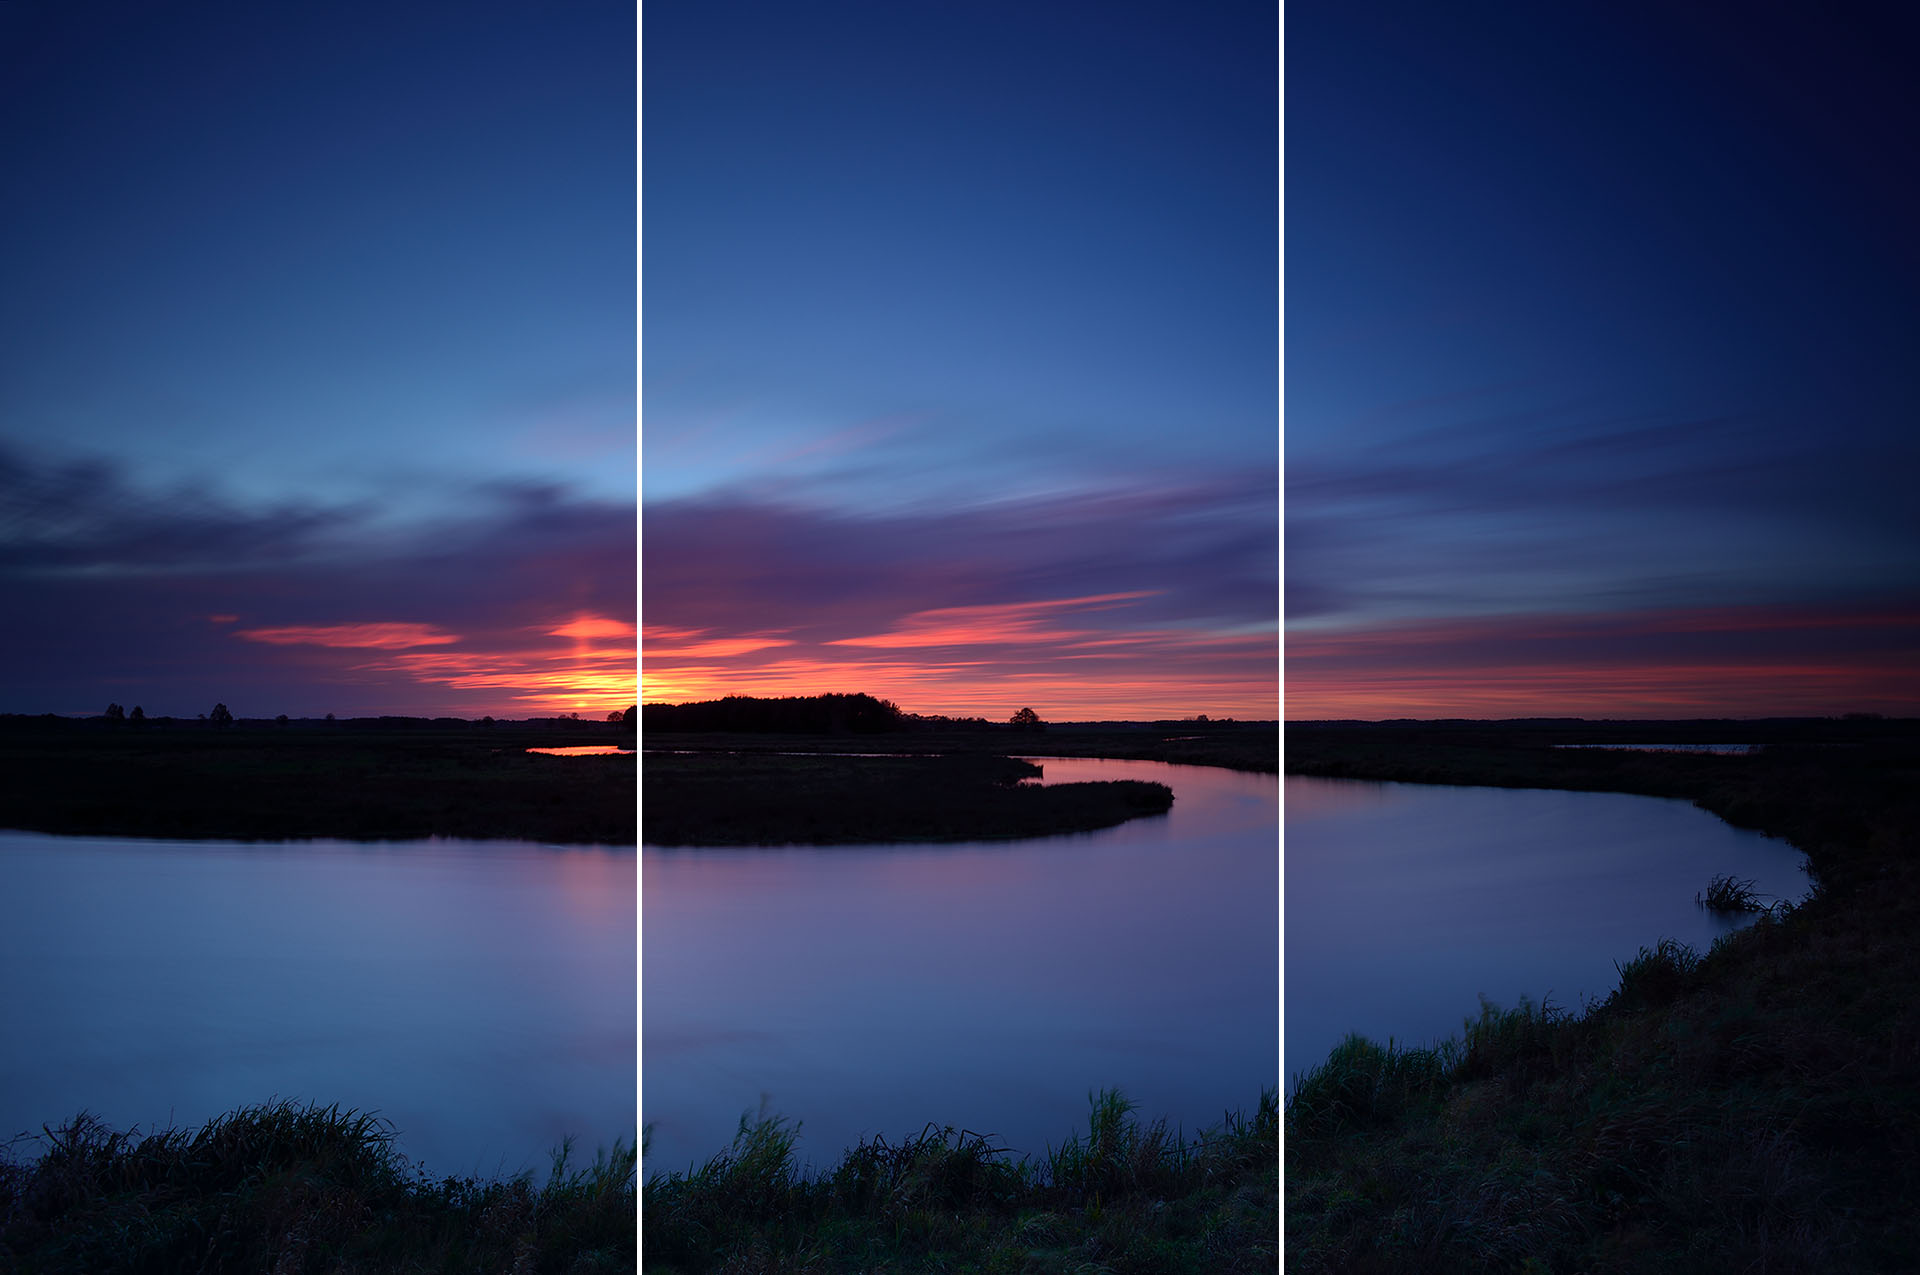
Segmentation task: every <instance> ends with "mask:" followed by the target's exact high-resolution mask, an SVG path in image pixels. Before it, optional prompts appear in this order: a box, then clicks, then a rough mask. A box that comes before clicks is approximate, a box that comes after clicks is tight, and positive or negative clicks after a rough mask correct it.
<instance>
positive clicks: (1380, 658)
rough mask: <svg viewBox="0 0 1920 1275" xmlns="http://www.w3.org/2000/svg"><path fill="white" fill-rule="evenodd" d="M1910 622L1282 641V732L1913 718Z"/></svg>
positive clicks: (1719, 617) (1868, 616) (1574, 619)
mask: <svg viewBox="0 0 1920 1275" xmlns="http://www.w3.org/2000/svg"><path fill="white" fill-rule="evenodd" d="M1916 638H1920V614H1914V613H1901V612H1899V611H1884V610H1875V611H1863V612H1858V613H1850V612H1846V611H1840V610H1812V609H1808V610H1804V611H1794V610H1787V609H1775V608H1759V607H1753V608H1725V609H1720V610H1707V609H1696V610H1686V611H1675V612H1667V613H1659V612H1653V613H1642V614H1628V615H1621V616H1604V615H1594V616H1539V617H1527V616H1519V617H1500V618H1494V619H1479V620H1449V621H1440V622H1431V623H1426V624H1405V625H1398V626H1389V627H1384V628H1380V629H1374V630H1361V631H1356V632H1351V633H1325V632H1316V633H1310V634H1303V635H1298V636H1294V637H1290V638H1289V639H1288V641H1287V649H1286V672H1287V680H1286V688H1285V705H1286V715H1287V718H1288V719H1289V720H1292V721H1309V720H1327V719H1356V720H1380V719H1386V718H1440V717H1465V718H1473V717H1611V718H1636V717H1641V718H1676V717H1727V716H1739V717H1766V716H1827V715H1831V714H1834V713H1841V712H1852V711H1878V712H1888V713H1894V714H1911V713H1916V712H1920V679H1916V678H1915V677H1914V675H1913V673H1914V669H1915V656H1914V651H1915V647H1916V641H1915V639H1916Z"/></svg>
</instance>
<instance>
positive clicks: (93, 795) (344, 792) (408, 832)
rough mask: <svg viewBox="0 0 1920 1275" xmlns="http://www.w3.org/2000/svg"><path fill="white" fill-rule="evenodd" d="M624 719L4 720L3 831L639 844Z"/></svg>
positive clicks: (0, 753) (0, 767)
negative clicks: (615, 749)
mask: <svg viewBox="0 0 1920 1275" xmlns="http://www.w3.org/2000/svg"><path fill="white" fill-rule="evenodd" d="M632 739H633V730H632V727H631V725H630V724H628V723H625V722H583V721H574V720H570V719H554V720H547V721H538V722H504V721H503V722H495V721H492V720H490V719H489V720H487V721H485V722H469V721H462V720H457V719H453V718H442V719H434V720H427V719H422V718H376V719H358V720H352V721H338V722H336V721H311V720H309V721H298V722H285V723H282V722H274V721H264V720H248V719H241V720H238V721H234V722H231V723H228V724H224V725H220V724H216V723H214V722H211V721H208V722H200V721H184V720H172V719H164V718H149V719H147V720H145V721H143V722H137V723H136V722H133V721H131V720H127V721H121V720H114V719H107V718H94V719H86V720H74V719H68V718H40V717H4V718H0V828H18V829H26V830H31V831H35V832H53V833H67V834H78V835H90V836H134V837H167V838H206V837H220V838H232V839H241V840H286V839H296V838H312V837H331V838H339V839H342V840H350V841H352V840H359V841H371V840H400V839H406V838H415V837H434V836H439V837H463V838H469V839H476V840H477V839H497V838H515V839H524V840H530V841H543V842H549V843H571V844H601V845H632V844H634V840H635V836H634V834H635V821H634V793H635V769H636V766H635V759H634V758H633V757H630V756H627V757H621V756H607V757H567V758H555V757H546V756H537V755H531V754H529V753H528V752H527V751H526V750H527V749H529V748H535V747H561V746H569V745H592V744H602V745H604V744H609V743H614V742H625V743H626V745H627V746H628V747H631V746H632V745H631V742H630V741H631V740H632Z"/></svg>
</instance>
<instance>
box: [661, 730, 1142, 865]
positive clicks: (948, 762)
mask: <svg viewBox="0 0 1920 1275" xmlns="http://www.w3.org/2000/svg"><path fill="white" fill-rule="evenodd" d="M841 746H842V747H843V748H844V747H846V745H845V743H844V741H843V742H842V745H841ZM1040 773H1041V767H1040V766H1036V765H1033V764H1031V763H1028V762H1023V761H1017V760H1015V759H1013V758H1011V757H996V756H990V755H984V754H979V755H965V756H949V757H907V756H900V757H844V756H828V755H807V756H789V755H781V754H776V753H770V752H768V753H740V754H732V753H691V754H681V753H661V754H651V753H650V754H648V756H647V758H646V764H645V765H644V766H642V767H641V796H642V800H643V802H644V805H645V815H644V828H643V830H644V834H645V837H646V840H647V843H648V844H649V845H669V846H673V845H768V844H772V845H780V844H788V843H796V844H816V845H831V844H848V843H857V842H879V841H977V840H985V839H992V838H1015V837H1041V836H1051V835H1054V834H1057V833H1063V832H1084V831H1089V830H1091V829H1095V828H1106V827H1111V826H1112V825H1114V824H1117V823H1122V822H1124V821H1126V820H1128V819H1132V818H1136V817H1138V816H1140V815H1150V814H1164V813H1166V811H1167V810H1169V809H1170V808H1171V807H1172V805H1173V793H1172V791H1171V790H1170V789H1168V788H1167V787H1166V785H1164V784H1153V783H1142V782H1139V781H1131V780H1123V781H1117V782H1108V783H1091V784H1058V785H1047V786H1034V785H1021V784H1019V783H1018V781H1019V780H1021V779H1026V778H1033V777H1036V776H1039V775H1040Z"/></svg>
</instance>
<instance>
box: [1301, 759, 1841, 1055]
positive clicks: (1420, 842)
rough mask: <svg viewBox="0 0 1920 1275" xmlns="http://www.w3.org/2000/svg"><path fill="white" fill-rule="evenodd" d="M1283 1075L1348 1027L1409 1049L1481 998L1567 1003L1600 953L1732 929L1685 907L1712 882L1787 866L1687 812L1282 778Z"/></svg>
mask: <svg viewBox="0 0 1920 1275" xmlns="http://www.w3.org/2000/svg"><path fill="white" fill-rule="evenodd" d="M1286 821H1287V822H1286V831H1287V841H1286V849H1287V896H1286V921H1287V928H1286V957H1287V965H1286V970H1287V976H1286V984H1287V985H1286V1047H1287V1053H1286V1067H1287V1074H1288V1076H1289V1078H1293V1077H1295V1076H1297V1075H1298V1074H1300V1073H1303V1072H1305V1071H1307V1070H1309V1069H1311V1068H1312V1067H1314V1066H1317V1065H1318V1064H1319V1063H1320V1062H1321V1061H1323V1060H1324V1059H1325V1058H1326V1055H1327V1052H1328V1051H1329V1050H1330V1049H1332V1048H1333V1047H1334V1046H1335V1045H1336V1044H1338V1043H1339V1042H1340V1041H1341V1039H1342V1038H1343V1037H1345V1036H1346V1034H1347V1033H1348V1032H1359V1033H1360V1034H1362V1035H1364V1036H1367V1037H1370V1038H1371V1039H1374V1040H1377V1041H1385V1040H1387V1039H1388V1038H1389V1037H1391V1038H1392V1039H1394V1040H1397V1041H1401V1042H1405V1043H1412V1044H1426V1043H1431V1042H1433V1041H1435V1040H1438V1039H1440V1038H1442V1037H1446V1036H1450V1035H1453V1034H1454V1033H1456V1032H1458V1031H1459V1030H1460V1026H1461V1022H1462V1020H1463V1019H1465V1018H1467V1017H1468V1016H1470V1015H1474V1014H1477V1013H1478V1010H1479V1000H1478V998H1479V997H1481V996H1485V997H1487V998H1488V999H1489V1000H1491V1001H1492V1002H1493V1003H1495V1004H1496V1005H1499V1006H1501V1007H1502V1008H1508V1007H1511V1006H1513V1005H1515V1004H1517V1003H1518V1002H1519V1000H1520V998H1521V997H1522V996H1527V997H1531V998H1532V999H1533V1000H1535V1001H1539V1000H1541V999H1542V998H1551V1000H1552V1001H1553V1003H1554V1004H1556V1005H1561V1006H1565V1007H1567V1008H1570V1009H1575V1010H1577V1009H1579V1008H1580V1006H1581V1004H1582V1001H1583V999H1599V998H1603V997H1605V996H1606V995H1607V994H1608V993H1609V992H1611V991H1612V990H1613V989H1614V987H1615V986H1617V985H1618V983H1619V976H1618V971H1617V970H1616V969H1615V968H1614V963H1615V962H1616V961H1626V960H1628V959H1630V958H1632V957H1633V956H1634V955H1635V953H1637V952H1638V951H1639V949H1640V948H1641V947H1643V946H1646V947H1650V946H1652V945H1653V944H1655V943H1657V942H1658V941H1659V940H1661V939H1663V938H1673V939H1678V940H1680V941H1681V942H1684V943H1688V944H1690V945H1692V946H1693V947H1694V948H1696V949H1697V950H1699V951H1702V952H1704V951H1705V950H1706V949H1707V947H1708V946H1709V945H1711V944H1712V942H1713V940H1714V939H1715V938H1716V937H1718V936H1719V935H1721V934H1723V933H1725V932H1727V931H1728V930H1729V929H1733V928H1735V927H1736V926H1737V925H1739V924H1741V922H1738V921H1729V920H1723V919H1720V918H1718V917H1715V916H1714V915H1713V914H1712V913H1710V912H1707V911H1706V910H1704V909H1702V908H1700V907H1699V906H1697V905H1696V904H1695V902H1694V896H1695V895H1696V894H1698V893H1699V892H1700V891H1702V890H1704V889H1705V888H1706V885H1707V882H1708V881H1709V880H1711V879H1712V878H1713V877H1714V876H1716V875H1718V874H1721V873H1731V874H1733V875H1735V876H1738V877H1740V878H1742V879H1743V880H1744V879H1752V880H1753V881H1755V882H1756V885H1755V889H1756V890H1757V891H1758V892H1759V893H1761V894H1762V895H1765V896H1774V897H1781V898H1793V899H1798V898H1800V897H1801V896H1803V895H1804V894H1805V893H1806V890H1807V878H1806V876H1805V874H1804V873H1803V872H1802V871H1801V864H1802V863H1803V862H1804V856H1803V855H1801V854H1800V852H1799V851H1797V850H1795V849H1793V848H1792V847H1791V846H1789V845H1788V844H1787V843H1785V842H1783V841H1775V840H1770V839H1769V838H1766V837H1763V836H1761V835H1760V834H1758V833H1755V832H1746V831H1742V830H1740V829H1737V828H1734V827H1732V826H1730V825H1729V824H1726V823H1724V822H1722V821H1721V820H1720V819H1718V818H1716V817H1715V816H1713V815H1711V814H1709V813H1707V812H1706V811H1704V810H1701V809H1700V808H1698V807H1697V806H1694V805H1692V804H1690V803H1688V802H1684V801H1675V800H1666V799H1661V798H1654V797H1635V796H1627V795H1624V794H1619V793H1592V792H1558V791H1550V790H1545V789H1521V788H1456V787H1443V786H1438V785H1427V784H1393V783H1370V782H1366V781H1363V780H1350V779H1314V778H1306V777H1302V776H1289V777H1288V778H1287V782H1286Z"/></svg>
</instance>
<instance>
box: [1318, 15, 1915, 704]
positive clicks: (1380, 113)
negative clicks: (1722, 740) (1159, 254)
mask: <svg viewBox="0 0 1920 1275" xmlns="http://www.w3.org/2000/svg"><path fill="white" fill-rule="evenodd" d="M1680 8H1684V9H1685V12H1684V13H1680V12H1672V11H1670V10H1669V8H1667V7H1660V6H1637V5H1626V6H1619V5H1612V6H1599V5H1574V6H1547V7H1540V6H1518V5H1468V6H1420V5H1412V4H1394V5H1336V4H1326V3H1296V4H1290V5H1289V6H1288V8H1287V46H1286V91H1285V104H1286V142H1287V149H1286V250H1287V251H1286V264H1287V271H1286V294H1285V304H1286V372H1287V377H1286V454H1285V464H1286V484H1285V492H1286V531H1287V537H1288V539H1287V553H1286V564H1285V565H1286V571H1287V595H1286V604H1287V612H1286V613H1287V624H1288V629H1289V632H1290V634H1292V635H1294V637H1295V639H1297V640H1295V641H1293V642H1291V643H1290V646H1289V665H1288V667H1289V677H1290V682H1289V698H1290V704H1294V705H1296V706H1298V711H1296V709H1294V708H1290V710H1289V711H1290V712H1293V714H1294V715H1296V716H1333V715H1340V716H1422V715H1435V714H1440V713H1448V714H1456V713H1457V714H1462V715H1492V714H1498V715H1508V714H1510V713H1519V712H1525V711H1537V712H1544V713H1553V712H1565V711H1582V712H1587V713H1589V714H1594V715H1598V714H1603V713H1613V714H1618V715H1648V714H1660V713H1671V714H1674V715H1690V714H1697V713H1701V712H1712V711H1735V710H1738V711H1741V712H1761V711H1768V709H1769V705H1768V704H1767V703H1765V702H1763V701H1764V700H1765V696H1766V694H1767V687H1768V686H1769V685H1771V686H1772V688H1773V690H1774V692H1775V693H1776V694H1777V704H1776V705H1774V707H1776V708H1778V709H1779V710H1782V711H1784V710H1787V709H1795V710H1799V711H1842V710H1846V709H1851V708H1886V707H1893V708H1904V709H1906V710H1908V711H1911V710H1912V709H1914V708H1915V707H1916V706H1917V705H1916V702H1915V699H1914V692H1913V688H1912V685H1911V678H1910V677H1909V678H1908V679H1905V680H1906V682H1907V684H1906V685H1905V686H1904V687H1903V686H1901V685H1899V684H1898V682H1899V680H1900V679H1899V673H1900V671H1901V669H1902V668H1903V667H1904V668H1905V670H1906V671H1907V672H1908V673H1909V674H1911V672H1912V671H1913V670H1914V669H1915V668H1916V667H1920V651H1917V650H1916V641H1915V639H1916V633H1920V623H1916V622H1915V620H1914V617H1915V615H1916V613H1920V607H1916V602H1917V601H1920V598H1917V596H1916V595H1917V592H1920V591H1917V590H1916V579H1917V573H1916V567H1915V564H1916V562H1917V561H1920V521H1917V520H1916V513H1915V508H1916V505H1915V502H1914V501H1913V499H1912V494H1911V488H1912V478H1911V475H1912V474H1913V473H1914V472H1915V465H1916V462H1920V449H1917V448H1916V445H1915V443H1914V441H1913V437H1914V435H1913V423H1914V421H1915V420H1916V411H1917V409H1920V380H1916V378H1915V376H1914V374H1913V372H1912V349H1913V348H1914V341H1915V334H1916V333H1917V332H1920V243H1917V242H1916V240H1915V239H1914V237H1913V234H1912V227H1913V226H1914V225H1916V224H1920V184H1917V182H1916V177H1915V169H1914V166H1913V165H1912V164H1911V163H1910V162H1909V152H1910V151H1911V144H1912V138H1913V137H1914V136H1916V135H1920V130H1917V129H1916V126H1917V125H1920V97H1917V96H1916V93H1915V89H1914V87H1913V77H1912V75H1911V67H1912V65H1913V59H1914V57H1915V55H1916V53H1920V41H1917V40H1916V33H1915V29H1914V26H1913V23H1912V20H1911V19H1908V18H1899V17H1895V16H1892V11H1891V10H1888V11H1880V10H1875V9H1870V8H1865V7H1852V8H1849V7H1841V8H1835V9H1822V10H1820V11H1819V12H1818V13H1815V12H1814V11H1811V10H1807V11H1801V12H1796V13H1787V12H1785V11H1784V10H1778V9H1773V8H1751V7H1748V8H1742V9H1739V10H1737V11H1736V10H1731V9H1730V10H1729V11H1728V13H1727V14H1726V16H1725V17H1724V18H1722V17H1715V16H1712V15H1711V13H1710V10H1708V9H1706V8H1703V7H1698V6H1684V7H1680ZM1749 9H1751V11H1749ZM1709 612H1710V613H1711V615H1712V618H1703V616H1704V615H1706V613H1709ZM1889 615H1893V616H1905V617H1906V618H1905V620H1903V621H1899V622H1894V621H1890V620H1888V619H1887V618H1886V617H1888V616H1889ZM1622 616H1632V617H1638V618H1637V619H1636V620H1635V621H1634V627H1636V628H1640V627H1645V626H1646V625H1652V628H1653V629H1654V630H1655V631H1669V630H1670V631H1671V632H1672V633H1673V634H1675V635H1678V634H1681V633H1690V634H1697V633H1699V632H1701V631H1703V629H1710V630H1712V631H1714V632H1717V633H1721V634H1722V635H1723V637H1722V639H1721V640H1720V641H1719V643H1718V645H1715V644H1713V643H1707V644H1705V645H1704V646H1703V645H1702V644H1701V643H1700V642H1699V641H1698V640H1697V638H1689V639H1686V640H1685V641H1682V640H1681V639H1680V638H1679V637H1678V636H1676V637H1675V639H1674V641H1673V642H1671V643H1669V644H1668V645H1666V646H1662V645H1661V644H1660V643H1658V642H1654V643H1652V644H1651V645H1646V644H1638V645H1619V644H1615V645H1608V644H1606V643H1595V642H1593V641H1592V640H1591V637H1592V633H1593V632H1594V631H1595V630H1596V628H1598V629H1605V628H1606V626H1605V624H1600V623H1599V621H1602V620H1607V621H1617V620H1618V619H1619V618H1620V617H1622ZM1660 616H1667V617H1668V619H1667V620H1665V621H1660V620H1658V619H1657V617H1660ZM1869 617H1879V618H1877V619H1875V618H1869ZM1573 621H1578V623H1573V624H1572V627H1573V629H1577V630H1578V631H1579V632H1580V633H1582V634H1583V635H1585V636H1584V637H1583V639H1582V641H1581V642H1580V643H1578V644H1574V645H1568V646H1555V645H1554V644H1553V643H1552V642H1549V641H1545V640H1544V638H1542V636H1541V635H1542V633H1544V632H1545V631H1546V630H1549V629H1551V628H1552V627H1553V625H1554V624H1556V623H1562V622H1568V623H1571V622H1573ZM1663 625H1664V628H1663ZM1469 629H1470V630H1471V632H1472V633H1473V634H1475V635H1477V636H1476V637H1475V639H1474V641H1473V642H1469V641H1467V636H1466V635H1467V633H1468V630H1469ZM1761 630H1764V631H1767V632H1770V633H1773V634H1774V637H1773V638H1771V639H1768V640H1767V641H1765V642H1761V645H1762V646H1764V647H1766V648H1767V649H1766V651H1765V653H1764V654H1761V653H1758V652H1757V651H1756V650H1755V648H1754V643H1755V642H1756V641H1758V640H1759V639H1756V638H1755V637H1754V636H1753V634H1754V633H1755V632H1756V631H1761ZM1609 631H1610V630H1609ZM1788 632H1792V633H1799V634H1802V635H1805V634H1809V633H1816V632H1817V633H1821V634H1825V635H1828V638H1827V640H1824V641H1813V640H1811V639H1806V638H1804V637H1803V638H1802V639H1801V640H1798V641H1793V642H1790V641H1787V640H1786V639H1784V638H1782V637H1781V636H1780V635H1781V634H1784V633H1788ZM1383 633H1392V634H1396V635H1397V636H1395V637H1394V638H1393V640H1391V641H1384V640H1381V635H1382V634H1383ZM1842 633H1845V634H1846V635H1847V636H1846V637H1845V638H1844V640H1843V639H1842V638H1841V637H1840V636H1838V635H1840V634H1842ZM1861 633H1871V634H1877V635H1878V638H1877V639H1875V640H1873V641H1867V642H1865V643H1864V649H1863V647H1862V642H1861V639H1860V637H1859V635H1860V634H1861ZM1423 635H1424V636H1423ZM1536 639H1538V641H1536ZM1474 642H1479V643H1482V645H1481V646H1479V647H1477V648H1476V647H1475V645H1474ZM1516 647H1518V648H1524V649H1525V650H1526V652H1527V653H1526V655H1525V658H1524V659H1522V658H1520V657H1518V656H1516V654H1515V650H1516ZM1474 649H1479V650H1481V651H1482V652H1483V654H1482V656H1481V657H1480V658H1479V659H1477V660H1476V659H1474V658H1472V657H1471V654H1470V653H1471V651H1472V650H1474ZM1386 652H1390V655H1389V654H1386ZM1796 670H1797V672H1796ZM1849 670H1850V671H1851V672H1852V673H1853V674H1854V676H1851V677H1849V676H1847V673H1848V671H1849ZM1550 674H1551V676H1550ZM1769 679H1771V681H1770V680H1769ZM1796 679H1797V680H1796ZM1343 704H1344V705H1345V706H1346V709H1347V710H1350V711H1343V709H1342V705H1343Z"/></svg>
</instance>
